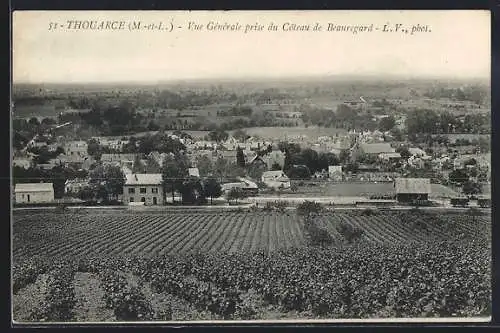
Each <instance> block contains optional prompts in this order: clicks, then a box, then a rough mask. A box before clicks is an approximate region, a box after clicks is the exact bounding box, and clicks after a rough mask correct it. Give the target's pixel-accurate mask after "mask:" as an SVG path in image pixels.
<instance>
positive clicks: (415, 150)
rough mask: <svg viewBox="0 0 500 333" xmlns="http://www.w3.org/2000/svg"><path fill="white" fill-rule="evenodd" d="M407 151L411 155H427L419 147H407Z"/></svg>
mask: <svg viewBox="0 0 500 333" xmlns="http://www.w3.org/2000/svg"><path fill="white" fill-rule="evenodd" d="M408 151H409V152H410V154H412V155H427V154H426V152H425V151H424V150H422V149H420V148H408Z"/></svg>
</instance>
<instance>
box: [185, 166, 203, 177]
mask: <svg viewBox="0 0 500 333" xmlns="http://www.w3.org/2000/svg"><path fill="white" fill-rule="evenodd" d="M188 173H189V175H190V176H193V177H200V171H199V170H198V168H189V169H188Z"/></svg>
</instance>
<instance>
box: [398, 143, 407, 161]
mask: <svg viewBox="0 0 500 333" xmlns="http://www.w3.org/2000/svg"><path fill="white" fill-rule="evenodd" d="M396 153H399V154H400V155H401V158H402V159H404V160H407V159H409V158H410V156H411V154H410V151H409V150H408V148H406V147H403V146H401V147H397V148H396Z"/></svg>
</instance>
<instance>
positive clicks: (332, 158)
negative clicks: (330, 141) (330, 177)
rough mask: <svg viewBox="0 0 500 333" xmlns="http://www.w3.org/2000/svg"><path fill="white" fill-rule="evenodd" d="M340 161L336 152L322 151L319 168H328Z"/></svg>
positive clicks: (319, 157)
mask: <svg viewBox="0 0 500 333" xmlns="http://www.w3.org/2000/svg"><path fill="white" fill-rule="evenodd" d="M339 163H340V161H339V159H338V158H337V156H336V155H335V154H334V153H320V154H319V156H318V170H328V167H329V166H330V165H339Z"/></svg>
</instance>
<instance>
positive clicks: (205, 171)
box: [196, 155, 214, 177]
mask: <svg viewBox="0 0 500 333" xmlns="http://www.w3.org/2000/svg"><path fill="white" fill-rule="evenodd" d="M196 167H197V168H198V170H199V171H200V176H202V177H205V176H208V175H210V174H212V172H213V169H214V166H213V163H212V160H211V159H210V157H208V156H206V155H200V156H198V157H197V159H196Z"/></svg>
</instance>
